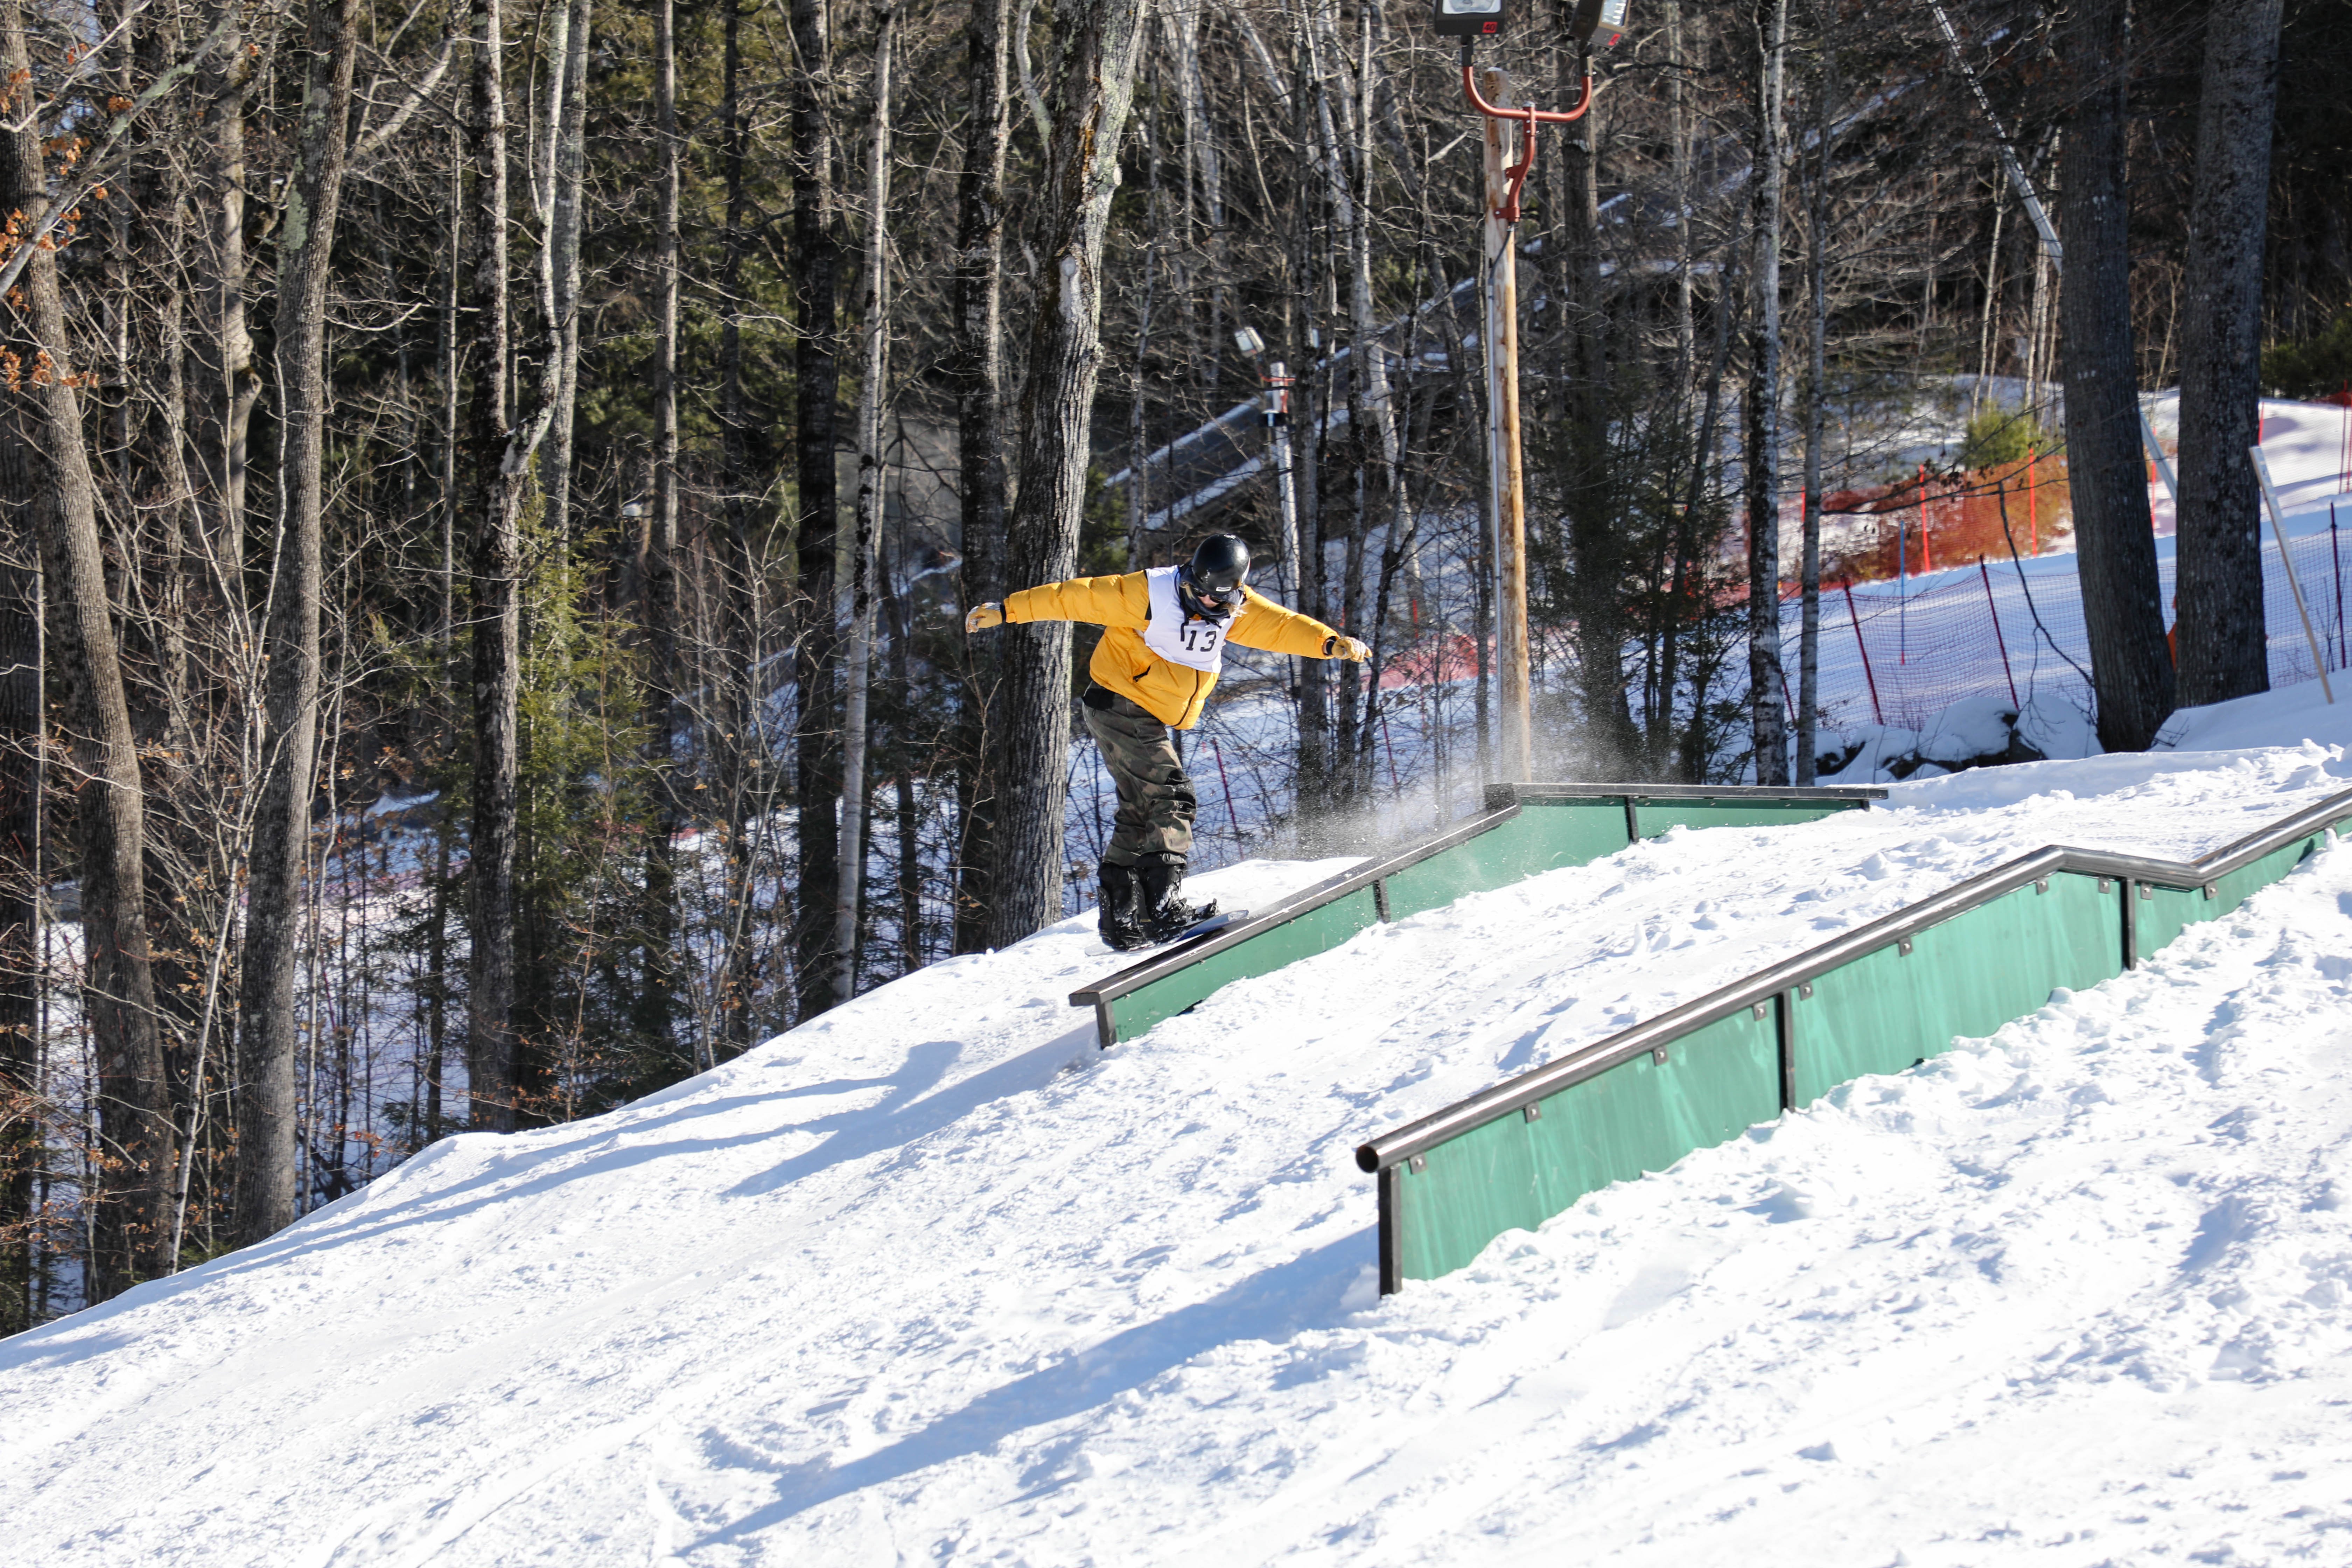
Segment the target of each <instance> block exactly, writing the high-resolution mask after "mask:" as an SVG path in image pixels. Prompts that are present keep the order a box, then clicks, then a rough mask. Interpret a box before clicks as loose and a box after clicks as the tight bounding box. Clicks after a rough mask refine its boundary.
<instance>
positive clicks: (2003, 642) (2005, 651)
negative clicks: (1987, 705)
mask: <svg viewBox="0 0 2352 1568" xmlns="http://www.w3.org/2000/svg"><path fill="white" fill-rule="evenodd" d="M1977 575H1978V576H1979V577H1981V578H1983V579H1984V591H1985V608H1986V609H1988V610H1990V611H1991V612H1992V646H1993V647H1997V648H1999V649H2000V673H2001V678H2002V679H2005V680H2007V681H2008V682H2009V705H2010V706H2011V708H2014V709H2016V710H2018V711H2020V712H2023V711H2024V710H2025V707H2024V704H2023V703H2021V702H2020V701H2018V700H2017V677H2016V675H2015V674H2013V673H2012V672H2011V669H2010V668H2009V639H2008V638H2007V637H2002V636H2001V635H2000V605H1997V604H1995V603H1993V597H1992V574H1991V573H1990V572H1988V571H1986V570H1985V563H1984V557H1983V556H1981V555H1979V556H1978V557H1977Z"/></svg>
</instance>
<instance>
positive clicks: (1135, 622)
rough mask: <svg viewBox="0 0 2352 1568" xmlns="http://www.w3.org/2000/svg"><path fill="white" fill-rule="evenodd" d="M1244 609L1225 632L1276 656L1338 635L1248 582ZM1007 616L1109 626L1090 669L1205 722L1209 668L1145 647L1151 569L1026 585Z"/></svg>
mask: <svg viewBox="0 0 2352 1568" xmlns="http://www.w3.org/2000/svg"><path fill="white" fill-rule="evenodd" d="M1242 595H1243V598H1242V607H1241V608H1240V609H1238V610H1236V611H1234V618H1233V621H1232V624H1231V625H1229V626H1227V627H1226V629H1225V640H1226V641H1227V642H1233V643H1239V644H1241V645H1242V646H1243V647H1255V648H1263V649H1265V651H1266V652H1268V653H1286V654H1292V655H1295V656H1296V657H1297V658H1323V657H1325V656H1324V653H1323V644H1324V643H1325V642H1326V641H1327V640H1328V639H1329V638H1330V637H1333V636H1335V635H1336V634H1335V633H1334V632H1333V631H1332V630H1331V628H1330V627H1329V626H1325V625H1324V624H1323V623H1322V622H1320V621H1318V620H1317V619H1315V618H1314V617H1313V616H1302V615H1300V614H1299V613H1298V612H1297V611H1296V610H1286V609H1284V608H1283V607H1282V606H1281V605H1277V604H1275V603H1274V602H1273V601H1271V600H1269V599H1267V598H1265V597H1264V596H1263V595H1260V594H1259V593H1258V592H1257V590H1256V589H1255V588H1250V587H1246V586H1244V588H1243V590H1242ZM1004 618H1005V620H1006V621H1008V622H1016V621H1087V622H1089V623H1091V624H1093V625H1095V626H1104V627H1107V628H1108V630H1106V631H1105V632H1104V633H1103V638H1102V641H1101V642H1099V643H1097V644H1096V645H1095V657H1094V658H1093V659H1092V661H1091V662H1089V663H1088V664H1087V674H1088V675H1090V676H1092V677H1094V681H1095V684H1096V685H1097V686H1100V687H1102V688H1104V689H1106V690H1109V691H1115V692H1117V693H1118V695H1120V696H1121V697H1124V698H1126V699H1128V700H1129V701H1131V702H1135V703H1138V704H1139V705H1141V706H1142V708H1143V709H1144V710H1145V711H1147V712H1149V713H1150V715H1151V716H1152V717H1153V718H1155V719H1157V720H1159V721H1160V722H1161V723H1163V724H1172V725H1174V726H1175V727H1176V728H1177V729H1179V730H1189V729H1191V728H1192V726H1193V725H1194V724H1196V723H1198V722H1199V721H1200V719H1201V709H1202V705H1203V704H1205V703H1206V702H1207V701H1208V700H1209V692H1210V690H1211V689H1213V687H1215V685H1216V684H1217V678H1216V677H1215V676H1213V675H1212V674H1210V673H1209V672H1208V671H1207V670H1204V669H1187V668H1184V667H1183V666H1182V665H1181V664H1171V663H1170V662H1168V660H1166V659H1164V658H1160V656H1159V655H1158V654H1156V653H1154V652H1152V651H1151V650H1150V648H1148V647H1145V646H1144V644H1143V637H1142V631H1143V626H1144V623H1145V622H1146V621H1149V620H1150V618H1151V590H1150V587H1148V586H1147V585H1146V584H1145V582H1144V574H1142V573H1140V572H1129V573H1126V574H1122V575H1120V576H1117V577H1073V578H1071V579H1070V580H1069V581H1067V582H1066V583H1048V584H1045V585H1044V586H1043V587H1037V588H1024V589H1022V590H1021V591H1020V592H1019V593H1017V594H1013V595H1009V596H1008V597H1007V598H1006V599H1005V601H1004Z"/></svg>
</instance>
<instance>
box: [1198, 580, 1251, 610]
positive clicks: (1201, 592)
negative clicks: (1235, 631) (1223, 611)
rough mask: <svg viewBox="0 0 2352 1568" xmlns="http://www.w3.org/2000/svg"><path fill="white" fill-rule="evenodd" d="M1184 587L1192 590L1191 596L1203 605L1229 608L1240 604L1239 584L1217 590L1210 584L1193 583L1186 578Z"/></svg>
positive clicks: (1240, 591)
mask: <svg viewBox="0 0 2352 1568" xmlns="http://www.w3.org/2000/svg"><path fill="white" fill-rule="evenodd" d="M1185 586H1186V587H1188V588H1190V589H1192V596H1193V597H1194V598H1196V599H1198V600H1200V601H1201V602H1202V604H1204V605H1223V606H1226V607H1228V608H1230V607H1231V606H1233V605H1238V604H1240V603H1241V602H1242V585H1241V584H1239V583H1235V584H1233V586H1231V587H1229V588H1219V587H1216V586H1214V585H1213V584H1208V583H1195V582H1192V580H1191V579H1190V578H1187V579H1186V580H1185Z"/></svg>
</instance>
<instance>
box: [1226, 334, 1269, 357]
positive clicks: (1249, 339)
mask: <svg viewBox="0 0 2352 1568" xmlns="http://www.w3.org/2000/svg"><path fill="white" fill-rule="evenodd" d="M1234 347H1235V348H1237V349H1239V350H1241V351H1242V353H1244V354H1247V355H1248V356H1249V357H1250V358H1252V359H1255V358H1257V356H1258V355H1260V354H1262V353H1265V339H1264V338H1262V337H1259V336H1258V335H1257V329H1256V328H1255V327H1243V328H1241V329H1240V330H1239V331H1235V332H1234Z"/></svg>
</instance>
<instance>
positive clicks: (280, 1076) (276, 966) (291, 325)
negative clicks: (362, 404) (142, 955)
mask: <svg viewBox="0 0 2352 1568" xmlns="http://www.w3.org/2000/svg"><path fill="white" fill-rule="evenodd" d="M309 12H310V14H309V17H308V23H307V32H308V37H307V38H306V39H305V46H306V49H307V53H308V56H309V58H308V59H307V61H306V62H305V68H304V73H303V74H304V85H303V101H302V120H301V140H300V143H299V154H298V156H299V165H298V167H297V169H296V172H295V176H294V180H293V184H292V187H291V189H290V190H289V194H288V200H287V204H286V216H285V218H284V220H283V226H282V227H281V229H280V231H279V235H278V316H277V322H276V326H277V337H278V344H277V348H278V400H279V403H280V405H282V409H283V413H282V416H281V419H280V424H279V432H280V434H279V441H278V507H279V513H280V516H281V517H282V519H283V523H282V531H281V534H280V537H279V540H278V552H277V562H276V564H275V567H274V569H273V572H272V580H271V587H270V594H269V614H268V621H267V623H266V625H265V626H264V629H263V634H262V646H263V647H264V649H265V650H266V652H267V654H268V661H269V676H268V688H267V689H266V691H265V693H264V696H263V737H264V739H263V749H262V761H263V773H262V776H261V780H260V794H261V802H260V809H259V810H258V811H257V812H256V813H255V816H254V823H253V843H252V853H251V858H250V862H249V871H248V875H247V889H246V916H245V959H244V964H243V967H242V969H241V970H240V972H239V973H240V975H241V977H242V995H241V996H240V998H239V1001H238V1009H239V1016H240V1020H241V1022H242V1024H243V1027H244V1039H243V1052H242V1055H241V1056H240V1058H239V1063H238V1067H239V1073H238V1107H237V1146H236V1161H237V1172H236V1235H237V1237H238V1239H239V1240H240V1241H243V1242H245V1243H247V1244H248V1245H250V1244H251V1243H253V1242H257V1241H260V1240H262V1239H264V1238H265V1237H268V1236H270V1235H272V1234H274V1233H276V1232H278V1231H280V1230H283V1229H285V1228H286V1226H289V1225H291V1224H293V1223H294V1220H295V1216H296V1214H297V1212H298V1207H299V1205H298V1196H297V1194H296V1192H295V1189H294V1175H295V1172H294V1160H295V1142H296V1132H297V1122H296V1118H297V1115H298V1107H297V1104H296V1100H295V1093H294V1061H295V1057H296V1055H297V1053H298V1051H299V1047H300V1044H301V1042H300V1038H299V1035H298V1033H297V1030H296V1027H295V1016H294V971H295V966H296V963H297V962H298V954H297V951H296V949H297V945H298V941H299V934H300V928H301V918H302V908H301V882H302V868H303V864H304V862H305V861H306V860H307V859H308V858H309V855H310V799H311V795H312V794H313V793H314V784H315V781H314V778H313V775H314V774H315V773H317V771H318V770H317V761H318V742H319V616H320V587H321V584H322V580H323V577H324V571H325V567H324V552H325V542H324V527H323V511H324V508H325V500H324V493H323V492H324V486H325V476H324V468H325V462H326V427H327V398H328V388H327V279H328V274H329V268H330V267H331V264H332V259H333V256H334V247H335V223H336V219H337V217H338V216H339V214H340V211H341V203H342V184H343V163H344V156H345V153H347V151H348V148H349V137H348V132H347V130H346V127H347V125H348V123H349V121H350V119H351V106H352V67H353V65H354V62H355V61H356V60H357V58H358V54H359V27H358V18H359V0H311V4H310V8H309Z"/></svg>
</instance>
